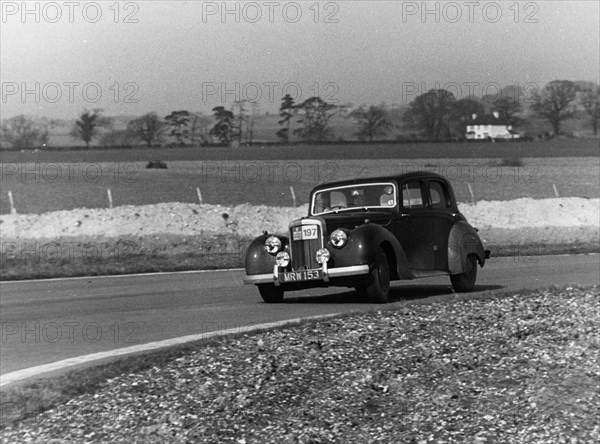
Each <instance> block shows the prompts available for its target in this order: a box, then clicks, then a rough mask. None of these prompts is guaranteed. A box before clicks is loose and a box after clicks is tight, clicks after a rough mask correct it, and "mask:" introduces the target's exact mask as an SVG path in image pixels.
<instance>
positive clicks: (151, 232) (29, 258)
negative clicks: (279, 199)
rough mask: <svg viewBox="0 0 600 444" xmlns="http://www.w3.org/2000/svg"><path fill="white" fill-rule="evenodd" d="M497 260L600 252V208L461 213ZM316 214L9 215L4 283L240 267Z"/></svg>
mask: <svg viewBox="0 0 600 444" xmlns="http://www.w3.org/2000/svg"><path fill="white" fill-rule="evenodd" d="M460 210H461V212H462V213H463V214H464V215H465V216H466V217H467V219H468V220H469V222H470V223H471V224H472V225H473V226H475V227H477V228H479V230H480V236H481V238H482V240H483V242H484V244H485V245H486V248H489V249H490V250H491V251H492V255H495V256H508V255H520V256H532V255H539V254H549V253H568V252H573V253H582V252H597V251H599V250H600V232H599V230H600V199H586V198H575V197H569V198H556V199H541V200H535V199H530V198H523V199H516V200H512V201H481V202H477V203H475V204H460ZM306 214H307V206H306V205H304V206H302V207H298V208H292V207H267V206H252V205H249V204H244V205H238V206H235V207H226V206H221V205H198V204H187V203H162V204H154V205H143V206H120V207H115V208H113V209H86V208H80V209H76V210H70V211H56V212H50V213H43V214H23V215H21V214H12V215H2V216H0V233H1V236H2V249H1V254H2V257H1V275H0V276H1V278H2V279H28V278H43V277H58V276H78V275H86V274H89V275H99V274H120V273H137V272H152V271H167V270H186V269H203V268H204V269H210V268H228V267H239V266H241V265H242V263H243V256H244V252H245V248H246V246H247V245H248V243H249V242H250V241H251V240H252V239H253V238H254V237H256V236H257V235H259V234H260V233H262V232H263V231H264V230H266V231H269V232H275V233H276V232H285V230H286V227H287V225H288V224H289V222H290V221H291V220H293V219H295V218H299V217H302V216H305V215H306Z"/></svg>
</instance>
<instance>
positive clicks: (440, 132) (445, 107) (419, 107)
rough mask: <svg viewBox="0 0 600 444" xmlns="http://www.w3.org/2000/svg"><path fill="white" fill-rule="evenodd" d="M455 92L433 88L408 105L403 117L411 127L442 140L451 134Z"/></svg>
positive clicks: (429, 136)
mask: <svg viewBox="0 0 600 444" xmlns="http://www.w3.org/2000/svg"><path fill="white" fill-rule="evenodd" d="M454 101H455V97H454V94H452V93H451V92H450V91H447V90H445V89H432V90H429V91H428V92H426V93H425V94H421V95H420V96H418V97H417V98H415V100H413V101H412V102H411V103H410V104H409V105H408V110H407V111H406V112H405V113H404V116H403V119H404V121H405V123H407V124H408V126H409V127H411V128H414V129H417V130H420V131H421V132H422V133H423V134H424V135H425V136H426V137H427V138H428V139H431V140H441V139H444V138H447V137H449V136H450V124H449V121H450V117H451V111H452V106H453V103H454Z"/></svg>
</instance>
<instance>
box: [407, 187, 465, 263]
mask: <svg viewBox="0 0 600 444" xmlns="http://www.w3.org/2000/svg"><path fill="white" fill-rule="evenodd" d="M400 193H401V199H400V215H399V218H398V224H397V234H396V236H397V237H398V239H399V241H400V244H401V245H402V248H403V249H404V252H405V253H406V257H407V259H408V261H409V265H410V267H411V268H412V269H413V270H419V271H447V270H448V236H449V233H450V230H451V228H452V225H453V224H454V222H455V220H456V213H454V212H453V210H452V202H451V194H450V193H449V191H448V187H447V185H446V184H445V183H444V182H443V181H441V180H437V179H418V180H415V179H412V180H408V181H406V182H404V183H402V184H401V186H400Z"/></svg>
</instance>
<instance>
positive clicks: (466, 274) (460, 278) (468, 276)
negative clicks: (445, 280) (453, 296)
mask: <svg viewBox="0 0 600 444" xmlns="http://www.w3.org/2000/svg"><path fill="white" fill-rule="evenodd" d="M475 280H477V257H475V255H474V254H470V255H468V256H467V266H466V268H465V270H464V271H463V272H462V273H461V274H453V275H451V276H450V281H451V282H452V288H454V291H455V292H457V293H466V292H469V291H471V290H473V287H475Z"/></svg>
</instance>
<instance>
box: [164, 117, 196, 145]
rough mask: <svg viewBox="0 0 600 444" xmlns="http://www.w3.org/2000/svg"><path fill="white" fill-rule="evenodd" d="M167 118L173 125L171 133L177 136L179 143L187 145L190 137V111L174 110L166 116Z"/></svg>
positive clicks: (171, 125) (170, 124)
mask: <svg viewBox="0 0 600 444" xmlns="http://www.w3.org/2000/svg"><path fill="white" fill-rule="evenodd" d="M165 120H166V121H167V123H168V124H169V126H170V127H171V132H170V133H169V135H171V136H173V137H175V139H176V140H177V145H185V144H186V143H187V142H188V138H189V135H190V134H189V128H188V124H189V122H190V112H189V111H185V110H183V111H173V112H172V113H171V114H169V115H168V116H166V117H165Z"/></svg>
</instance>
